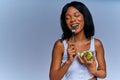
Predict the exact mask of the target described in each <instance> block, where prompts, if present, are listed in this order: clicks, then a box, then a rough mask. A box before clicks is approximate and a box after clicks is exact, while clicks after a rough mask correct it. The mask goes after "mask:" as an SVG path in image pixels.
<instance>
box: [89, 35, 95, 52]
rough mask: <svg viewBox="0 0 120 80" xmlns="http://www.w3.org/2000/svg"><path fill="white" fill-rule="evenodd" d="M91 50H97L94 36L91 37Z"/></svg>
mask: <svg viewBox="0 0 120 80" xmlns="http://www.w3.org/2000/svg"><path fill="white" fill-rule="evenodd" d="M90 50H91V51H95V46H94V37H91V43H90Z"/></svg>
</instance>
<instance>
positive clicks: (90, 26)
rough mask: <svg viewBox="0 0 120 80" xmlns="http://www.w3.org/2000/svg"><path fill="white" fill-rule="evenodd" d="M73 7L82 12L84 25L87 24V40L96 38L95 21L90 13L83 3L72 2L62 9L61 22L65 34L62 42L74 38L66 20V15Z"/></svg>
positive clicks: (85, 26) (85, 27) (85, 28)
mask: <svg viewBox="0 0 120 80" xmlns="http://www.w3.org/2000/svg"><path fill="white" fill-rule="evenodd" d="M71 6H72V7H74V8H76V9H77V10H78V11H80V12H81V13H82V14H83V16H84V23H85V24H84V32H85V36H86V38H91V36H94V32H95V29H94V23H93V19H92V15H91V13H90V11H89V10H88V8H87V7H86V6H85V5H84V4H83V3H81V2H77V1H72V2H70V3H67V4H66V5H65V6H64V7H63V9H62V13H61V16H60V21H61V28H62V31H63V34H62V38H61V39H62V40H64V39H68V38H70V37H71V36H72V32H71V31H70V30H69V29H68V27H67V24H66V19H65V14H66V12H67V10H68V8H69V7H71Z"/></svg>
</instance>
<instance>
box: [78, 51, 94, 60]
mask: <svg viewBox="0 0 120 80" xmlns="http://www.w3.org/2000/svg"><path fill="white" fill-rule="evenodd" d="M78 55H80V57H83V55H85V56H86V59H87V61H91V60H92V59H93V54H92V51H83V52H79V53H78Z"/></svg>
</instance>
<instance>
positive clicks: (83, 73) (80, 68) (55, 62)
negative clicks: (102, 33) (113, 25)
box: [50, 1, 106, 80]
mask: <svg viewBox="0 0 120 80" xmlns="http://www.w3.org/2000/svg"><path fill="white" fill-rule="evenodd" d="M73 26H75V28H74V34H73V32H72V31H73ZM61 27H62V31H63V35H62V38H61V39H60V40H57V41H56V42H55V44H54V47H53V52H52V61H51V67H50V80H62V79H65V80H97V78H105V77H106V63H105V58H104V48H103V45H102V42H101V41H100V40H99V39H97V38H94V37H93V36H94V24H93V20H92V16H91V14H90V12H89V10H88V8H87V7H86V6H85V5H84V4H83V3H81V2H77V1H73V2H71V3H68V4H66V5H65V6H64V7H63V10H62V13H61ZM73 39H74V40H73ZM85 51H92V53H94V55H92V60H87V55H86V54H83V56H80V55H78V53H80V52H85Z"/></svg>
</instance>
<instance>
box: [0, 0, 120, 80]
mask: <svg viewBox="0 0 120 80" xmlns="http://www.w3.org/2000/svg"><path fill="white" fill-rule="evenodd" d="M70 1H72V0H69V1H67V0H66V1H65V0H58V1H57V0H52V1H50V0H0V80H49V67H50V61H51V52H52V47H53V44H54V42H55V41H56V40H57V39H58V38H60V37H61V28H60V23H59V22H60V21H59V17H60V13H61V9H62V7H63V6H64V5H65V4H66V3H67V2H70ZM79 1H82V2H83V3H84V4H86V6H87V7H88V8H89V10H90V12H91V13H92V16H93V20H94V24H95V30H96V34H95V37H97V38H99V39H101V40H102V42H103V44H104V48H105V58H106V63H107V78H106V79H104V80H119V74H120V71H119V68H120V62H119V61H120V51H119V50H120V47H119V46H120V36H119V34H120V26H119V25H120V1H115V0H113V1H111V0H106V1H105V0H97V1H96V0H79Z"/></svg>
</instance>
